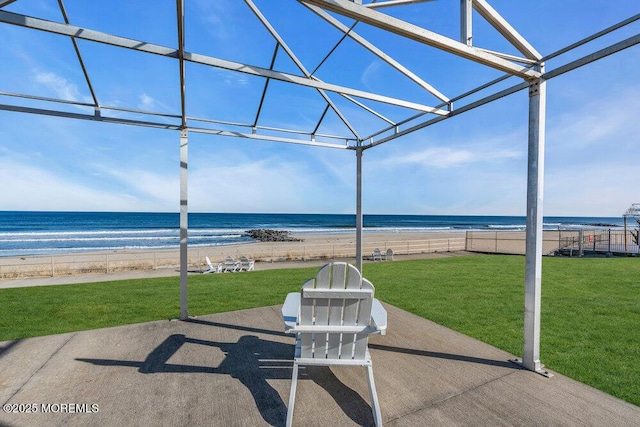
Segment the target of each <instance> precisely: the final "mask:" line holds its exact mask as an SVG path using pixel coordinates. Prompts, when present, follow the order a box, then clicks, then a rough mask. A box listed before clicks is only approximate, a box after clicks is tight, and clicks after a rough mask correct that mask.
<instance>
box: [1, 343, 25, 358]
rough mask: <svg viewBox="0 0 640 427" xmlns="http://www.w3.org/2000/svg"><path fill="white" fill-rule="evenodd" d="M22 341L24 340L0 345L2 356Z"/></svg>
mask: <svg viewBox="0 0 640 427" xmlns="http://www.w3.org/2000/svg"><path fill="white" fill-rule="evenodd" d="M20 341H22V340H15V341H9V342H7V343H5V345H3V346H0V358H1V357H2V355H3V354H4V353H9V352H10V351H11V349H12V348H13V347H15V346H16V345H18V343H20Z"/></svg>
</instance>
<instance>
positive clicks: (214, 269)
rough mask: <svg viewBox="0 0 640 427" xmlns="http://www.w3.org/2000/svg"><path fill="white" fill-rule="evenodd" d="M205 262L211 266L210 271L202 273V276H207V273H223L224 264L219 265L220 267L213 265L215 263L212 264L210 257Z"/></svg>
mask: <svg viewBox="0 0 640 427" xmlns="http://www.w3.org/2000/svg"><path fill="white" fill-rule="evenodd" d="M204 258H205V260H206V261H207V265H208V266H209V269H208V270H205V271H203V272H202V274H207V273H221V272H222V264H221V263H218V265H213V263H212V262H211V260H210V259H209V257H208V256H207V257H204Z"/></svg>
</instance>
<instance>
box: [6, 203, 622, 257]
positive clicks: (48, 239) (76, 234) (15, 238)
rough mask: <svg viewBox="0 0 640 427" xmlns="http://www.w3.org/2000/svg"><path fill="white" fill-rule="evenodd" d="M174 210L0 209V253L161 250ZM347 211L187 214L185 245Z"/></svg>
mask: <svg viewBox="0 0 640 427" xmlns="http://www.w3.org/2000/svg"><path fill="white" fill-rule="evenodd" d="M179 219H180V218H179V214H178V213H131V212H8V211H5V212H2V211H0V256H25V255H43V254H58V253H70V252H88V251H105V250H118V249H143V250H153V249H169V248H178V247H179V243H180V237H179V234H180V231H179ZM525 222H526V221H525V218H524V217H514V216H453V215H365V216H364V220H363V224H364V232H365V233H367V232H391V233H416V232H436V231H451V232H455V231H460V232H463V231H467V230H524V228H525ZM355 225H356V220H355V215H334V214H245V213H241V214H225V213H191V214H189V246H191V247H197V246H213V245H229V244H238V243H250V242H253V240H252V239H251V238H250V237H248V236H246V235H245V232H246V231H247V230H251V229H256V228H269V229H275V230H287V231H290V232H292V233H296V234H303V235H304V234H321V233H322V234H324V233H330V234H336V233H353V232H354V231H355ZM622 226H623V219H622V217H620V218H608V217H546V218H545V220H544V228H545V229H547V230H550V229H553V230H557V229H565V230H571V229H578V228H619V227H622Z"/></svg>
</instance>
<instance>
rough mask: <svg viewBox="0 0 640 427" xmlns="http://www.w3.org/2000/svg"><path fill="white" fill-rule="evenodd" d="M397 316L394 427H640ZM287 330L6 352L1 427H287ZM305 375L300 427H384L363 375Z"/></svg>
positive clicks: (18, 346) (272, 321) (24, 344)
mask: <svg viewBox="0 0 640 427" xmlns="http://www.w3.org/2000/svg"><path fill="white" fill-rule="evenodd" d="M385 307H386V308H387V310H388V314H389V331H388V335H387V336H374V337H372V339H371V344H370V348H371V353H372V358H373V363H374V372H375V380H376V387H377V389H378V396H379V399H380V405H381V409H382V416H383V419H384V422H385V424H386V425H389V426H442V425H445V426H447V425H448V426H453V425H455V426H461V425H473V426H498V425H512V426H531V425H538V426H558V425H562V426H572V425H580V426H584V425H593V426H602V425H608V426H632V425H636V426H637V425H639V424H640V407H636V406H634V405H631V404H628V403H626V402H624V401H621V400H619V399H616V398H614V397H611V396H609V395H607V394H605V393H602V392H600V391H598V390H595V389H593V388H591V387H588V386H586V385H583V384H581V383H578V382H576V381H573V380H571V379H569V378H566V377H564V376H562V375H558V374H555V375H554V376H553V377H552V378H545V377H543V376H541V375H538V374H535V373H531V372H529V371H525V370H522V369H519V368H518V367H517V366H516V365H514V364H512V363H510V362H509V361H508V360H509V359H510V358H513V356H512V355H510V354H508V353H506V352H504V351H501V350H498V349H496V348H494V347H491V346H489V345H487V344H484V343H482V342H479V341H477V340H474V339H472V338H469V337H467V336H464V335H462V334H459V333H457V332H454V331H451V330H449V329H447V328H444V327H442V326H439V325H436V324H434V323H432V322H430V321H428V320H424V319H422V318H419V317H417V316H414V315H412V314H409V313H407V312H405V311H403V310H400V309H397V308H395V307H392V306H388V305H386V306H385ZM282 330H283V324H282V320H281V317H280V307H279V306H272V307H264V308H258V309H252V310H244V311H236V312H230V313H222V314H216V315H209V316H203V317H199V318H197V319H192V320H191V321H188V322H181V321H159V322H151V323H144V324H137V325H130V326H122V327H115V328H108V329H100V330H93V331H85V332H77V333H69V334H61V335H53V336H46V337H39V338H30V339H25V340H19V341H10V342H3V343H0V401H1V402H2V403H3V404H4V405H5V406H3V412H2V413H1V414H0V425H3V426H34V425H71V426H73V425H82V426H85V425H89V426H91V425H95V426H98V425H99V426H116V425H118V426H120V425H139V426H150V425H158V426H160V425H166V426H176V425H189V426H200V425H202V426H258V425H283V424H284V420H285V416H286V411H287V409H286V404H287V402H288V396H289V386H290V379H291V357H292V355H293V338H292V337H290V336H286V335H285V334H284V333H283V332H282ZM302 372H303V373H302V374H301V380H300V381H299V383H298V394H297V401H296V411H295V416H294V423H295V425H300V426H315V425H318V426H320V425H323V426H325V425H335V426H348V425H371V424H372V422H373V417H372V415H371V411H370V407H369V403H368V401H369V397H368V391H367V381H366V376H365V370H364V369H362V368H332V369H331V370H329V369H327V368H316V369H310V368H306V369H303V371H302ZM6 404H9V406H6ZM19 405H23V406H19ZM7 409H9V410H12V409H15V410H16V411H27V410H31V412H32V413H12V412H9V413H7V412H5V411H6V410H7ZM34 411H37V412H35V413H33V412H34ZM43 411H48V412H43Z"/></svg>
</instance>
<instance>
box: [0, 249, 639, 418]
mask: <svg viewBox="0 0 640 427" xmlns="http://www.w3.org/2000/svg"><path fill="white" fill-rule="evenodd" d="M316 270H317V269H316V268H307V269H291V270H268V271H256V272H251V273H242V274H211V275H201V276H190V279H189V313H190V314H191V315H202V314H210V313H217V312H223V311H231V310H238V309H244V308H251V307H257V306H266V305H274V304H279V303H282V301H283V299H284V296H285V295H286V294H287V293H288V292H291V291H296V290H298V289H299V288H300V286H301V284H302V283H303V282H304V281H305V280H306V279H307V278H309V277H312V276H314V275H315V272H316ZM364 275H365V277H367V278H368V279H369V280H371V281H372V282H373V284H374V285H375V286H376V296H377V297H378V298H380V299H381V300H383V301H385V302H387V303H389V304H393V305H395V306H397V307H400V308H403V309H405V310H407V311H410V312H412V313H415V314H417V315H420V316H422V317H425V318H427V319H430V320H433V321H435V322H437V323H440V324H442V325H445V326H447V327H449V328H452V329H455V330H458V331H460V332H462V333H464V334H467V335H469V336H472V337H475V338H477V339H480V340H482V341H485V342H487V343H490V344H492V345H494V346H496V347H499V348H502V349H504V350H506V351H508V352H511V353H513V354H515V355H518V356H520V355H521V354H522V345H523V341H522V329H523V306H524V257H520V256H497V255H487V256H483V255H478V256H468V257H451V258H442V259H430V260H415V261H395V262H389V263H376V264H365V266H364ZM639 277H640V260H638V259H635V258H614V259H611V258H609V259H566V258H545V259H544V261H543V289H542V333H541V358H542V362H543V363H544V364H545V365H546V366H547V367H549V368H550V369H552V370H555V371H557V372H560V373H562V374H565V375H567V376H569V377H572V378H574V379H576V380H578V381H581V382H584V383H586V384H589V385H592V386H594V387H596V388H599V389H601V390H603V391H605V392H607V393H610V394H612V395H614V396H617V397H620V398H622V399H625V400H627V401H629V402H631V403H633V404H635V405H639V406H640V304H639V303H640V283H639V281H638V278H639ZM0 301H2V306H3V310H2V312H0V341H3V340H11V339H19V338H26V337H32V336H39V335H48V334H54V333H61V332H69V331H77V330H84V329H92V328H100V327H106V326H116V325H122V324H129V323H138V322H145V321H150V320H160V319H169V318H176V317H177V315H178V313H179V280H178V279H177V278H175V277H172V278H162V279H144V280H127V281H118V282H105V283H97V284H82V285H67V286H49V287H34V288H17V289H5V290H0Z"/></svg>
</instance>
